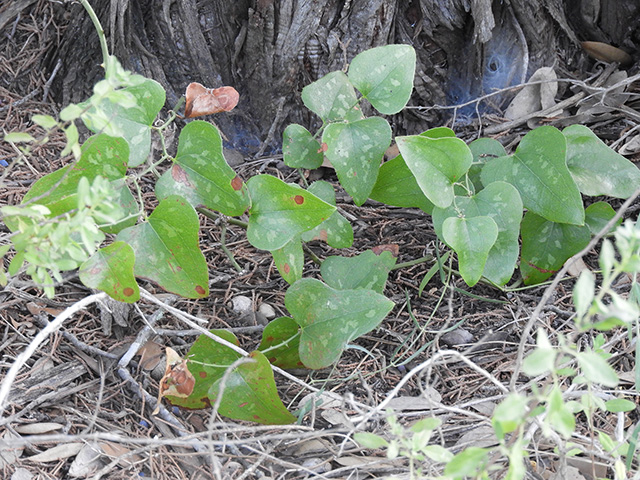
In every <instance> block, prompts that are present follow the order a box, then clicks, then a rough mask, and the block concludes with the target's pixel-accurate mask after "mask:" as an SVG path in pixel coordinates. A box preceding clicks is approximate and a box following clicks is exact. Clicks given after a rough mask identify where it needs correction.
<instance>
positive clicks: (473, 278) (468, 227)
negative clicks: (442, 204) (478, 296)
mask: <svg viewBox="0 0 640 480" xmlns="http://www.w3.org/2000/svg"><path fill="white" fill-rule="evenodd" d="M442 237H443V238H444V241H445V242H447V244H449V245H450V246H451V248H453V250H454V251H455V252H456V254H457V255H458V268H459V269H460V275H462V278H463V279H464V281H465V282H466V283H467V285H469V286H470V287H472V286H474V285H475V284H476V283H478V280H480V277H481V276H482V272H483V271H484V267H485V264H486V263H487V258H488V256H489V251H490V250H491V248H492V247H493V245H494V244H495V242H496V239H497V238H498V225H496V222H495V221H494V219H493V218H491V217H486V216H485V217H472V218H459V217H449V218H447V219H446V220H445V221H444V223H443V224H442Z"/></svg>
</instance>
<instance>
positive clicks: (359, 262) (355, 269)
mask: <svg viewBox="0 0 640 480" xmlns="http://www.w3.org/2000/svg"><path fill="white" fill-rule="evenodd" d="M396 261H397V259H396V258H395V257H394V256H393V255H391V252H388V251H383V252H382V253H381V254H380V255H376V254H375V253H373V252H372V251H371V250H367V251H365V252H362V253H361V254H360V255H358V256H356V257H351V258H347V257H337V256H334V257H328V258H327V259H325V261H324V262H322V266H321V267H320V273H321V274H322V278H323V279H324V281H325V282H327V285H329V286H331V287H333V288H337V289H339V290H349V289H358V288H364V289H367V290H373V291H375V292H378V293H382V292H383V290H384V287H385V284H386V282H387V277H388V276H389V272H390V271H391V269H392V268H393V266H394V265H395V264H396Z"/></svg>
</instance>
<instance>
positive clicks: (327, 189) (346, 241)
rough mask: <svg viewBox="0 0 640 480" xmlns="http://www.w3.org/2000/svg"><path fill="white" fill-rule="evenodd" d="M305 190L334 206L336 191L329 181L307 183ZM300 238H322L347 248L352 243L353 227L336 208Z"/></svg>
mask: <svg viewBox="0 0 640 480" xmlns="http://www.w3.org/2000/svg"><path fill="white" fill-rule="evenodd" d="M307 190H308V191H309V192H311V193H313V194H314V195H315V196H316V197H318V198H319V199H321V200H324V201H325V202H327V203H328V204H329V205H333V206H334V207H335V206H336V193H335V192H334V191H333V186H332V185H331V184H330V183H328V182H323V181H322V180H319V181H317V182H314V183H312V184H311V185H309V188H308V189H307ZM302 240H303V241H305V242H310V241H312V240H322V241H324V242H327V244H328V245H331V246H332V247H333V248H349V247H350V246H351V245H352V244H353V228H352V227H351V224H350V223H349V220H347V219H346V218H344V217H343V216H342V215H341V214H340V213H339V212H338V211H337V210H336V211H335V212H333V214H332V215H331V216H330V217H329V218H328V219H326V220H325V221H324V222H322V223H321V224H320V225H318V226H317V227H315V228H312V229H311V230H308V231H306V232H304V233H303V234H302Z"/></svg>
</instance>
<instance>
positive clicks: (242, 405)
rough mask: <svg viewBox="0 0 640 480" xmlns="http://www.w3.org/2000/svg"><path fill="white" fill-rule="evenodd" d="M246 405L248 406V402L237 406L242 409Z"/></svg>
mask: <svg viewBox="0 0 640 480" xmlns="http://www.w3.org/2000/svg"><path fill="white" fill-rule="evenodd" d="M247 405H249V402H242V403H241V404H240V405H238V406H239V407H240V408H244V407H246V406H247Z"/></svg>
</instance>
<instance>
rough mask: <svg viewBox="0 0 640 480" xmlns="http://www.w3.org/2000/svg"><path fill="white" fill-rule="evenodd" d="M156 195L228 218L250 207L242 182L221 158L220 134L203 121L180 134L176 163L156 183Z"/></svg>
mask: <svg viewBox="0 0 640 480" xmlns="http://www.w3.org/2000/svg"><path fill="white" fill-rule="evenodd" d="M156 195H157V196H158V198H160V199H163V198H167V197H168V196H170V195H182V196H183V197H184V198H186V199H187V200H189V203H191V205H193V206H194V207H195V206H198V205H204V206H206V207H208V208H210V209H212V210H216V211H219V212H221V213H223V214H224V215H229V216H231V217H233V216H237V215H242V214H243V213H244V212H245V210H247V208H249V204H250V199H249V194H248V192H247V187H246V185H245V183H244V182H243V181H242V179H241V178H240V177H239V176H238V175H237V174H236V172H234V171H233V169H232V168H231V167H230V166H229V165H228V164H227V162H226V160H225V158H224V155H223V153H222V138H221V137H220V132H219V131H218V129H217V128H216V127H215V126H213V125H211V124H210V123H208V122H204V121H202V120H196V121H193V122H190V123H189V124H188V125H187V126H186V127H184V128H183V129H182V132H180V139H179V141H178V153H177V154H176V158H175V163H174V165H173V167H172V168H171V169H169V170H167V171H166V172H165V173H164V175H162V177H161V178H160V180H158V182H157V183H156Z"/></svg>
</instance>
